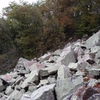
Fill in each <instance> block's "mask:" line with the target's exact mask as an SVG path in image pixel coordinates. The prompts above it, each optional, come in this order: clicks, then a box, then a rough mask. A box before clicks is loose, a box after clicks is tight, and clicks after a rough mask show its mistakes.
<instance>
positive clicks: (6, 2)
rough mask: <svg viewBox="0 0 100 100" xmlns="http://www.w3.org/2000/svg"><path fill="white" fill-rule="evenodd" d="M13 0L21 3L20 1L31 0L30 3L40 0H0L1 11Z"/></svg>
mask: <svg viewBox="0 0 100 100" xmlns="http://www.w3.org/2000/svg"><path fill="white" fill-rule="evenodd" d="M12 1H15V2H17V3H19V1H27V2H29V3H33V2H34V3H35V2H37V1H38V0H2V1H1V2H0V13H1V12H2V8H5V7H7V6H8V5H9V3H10V2H12Z"/></svg>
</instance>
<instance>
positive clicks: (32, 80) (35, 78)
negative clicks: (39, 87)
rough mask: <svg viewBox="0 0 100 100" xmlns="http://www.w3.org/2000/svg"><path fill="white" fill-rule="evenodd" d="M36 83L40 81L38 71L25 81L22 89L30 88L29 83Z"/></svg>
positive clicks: (33, 72)
mask: <svg viewBox="0 0 100 100" xmlns="http://www.w3.org/2000/svg"><path fill="white" fill-rule="evenodd" d="M36 81H38V72H37V70H34V71H32V72H31V73H30V74H29V75H28V77H27V78H26V79H25V80H24V82H23V83H22V85H21V87H22V88H25V87H26V86H28V84H29V83H31V82H36Z"/></svg>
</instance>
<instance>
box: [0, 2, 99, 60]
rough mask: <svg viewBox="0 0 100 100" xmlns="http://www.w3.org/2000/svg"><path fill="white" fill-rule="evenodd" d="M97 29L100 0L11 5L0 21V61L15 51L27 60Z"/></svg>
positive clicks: (4, 11)
mask: <svg viewBox="0 0 100 100" xmlns="http://www.w3.org/2000/svg"><path fill="white" fill-rule="evenodd" d="M99 29H100V0H45V1H40V2H37V3H35V4H29V3H27V2H21V3H20V4H17V3H16V2H12V3H10V4H9V6H8V7H6V8H4V9H3V16H2V17H1V18H0V57H1V58H2V55H5V54H6V53H9V52H11V51H14V50H15V52H16V53H17V55H18V56H21V57H25V58H28V59H31V58H34V57H37V56H40V55H43V54H44V53H45V52H47V51H51V50H54V49H57V48H60V47H62V46H63V45H64V44H65V43H66V42H67V41H68V39H69V38H71V37H72V38H75V37H76V38H78V37H82V36H83V35H86V34H87V35H92V34H93V33H94V32H96V31H98V30H99ZM4 57H5V56H4Z"/></svg>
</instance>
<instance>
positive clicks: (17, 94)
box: [7, 89, 24, 100]
mask: <svg viewBox="0 0 100 100" xmlns="http://www.w3.org/2000/svg"><path fill="white" fill-rule="evenodd" d="M23 93H24V90H21V91H18V90H16V89H15V90H14V91H13V92H12V93H11V94H10V95H9V97H8V98H7V100H20V99H21V97H22V95H23Z"/></svg>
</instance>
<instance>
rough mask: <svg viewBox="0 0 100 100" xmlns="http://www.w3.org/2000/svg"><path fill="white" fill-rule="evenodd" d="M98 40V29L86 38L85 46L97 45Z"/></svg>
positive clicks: (99, 32) (99, 36)
mask: <svg viewBox="0 0 100 100" xmlns="http://www.w3.org/2000/svg"><path fill="white" fill-rule="evenodd" d="M99 42H100V31H98V32H97V33H96V34H94V35H92V36H91V37H90V38H89V39H87V40H86V47H87V48H91V47H93V46H96V45H98V43H99Z"/></svg>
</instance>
